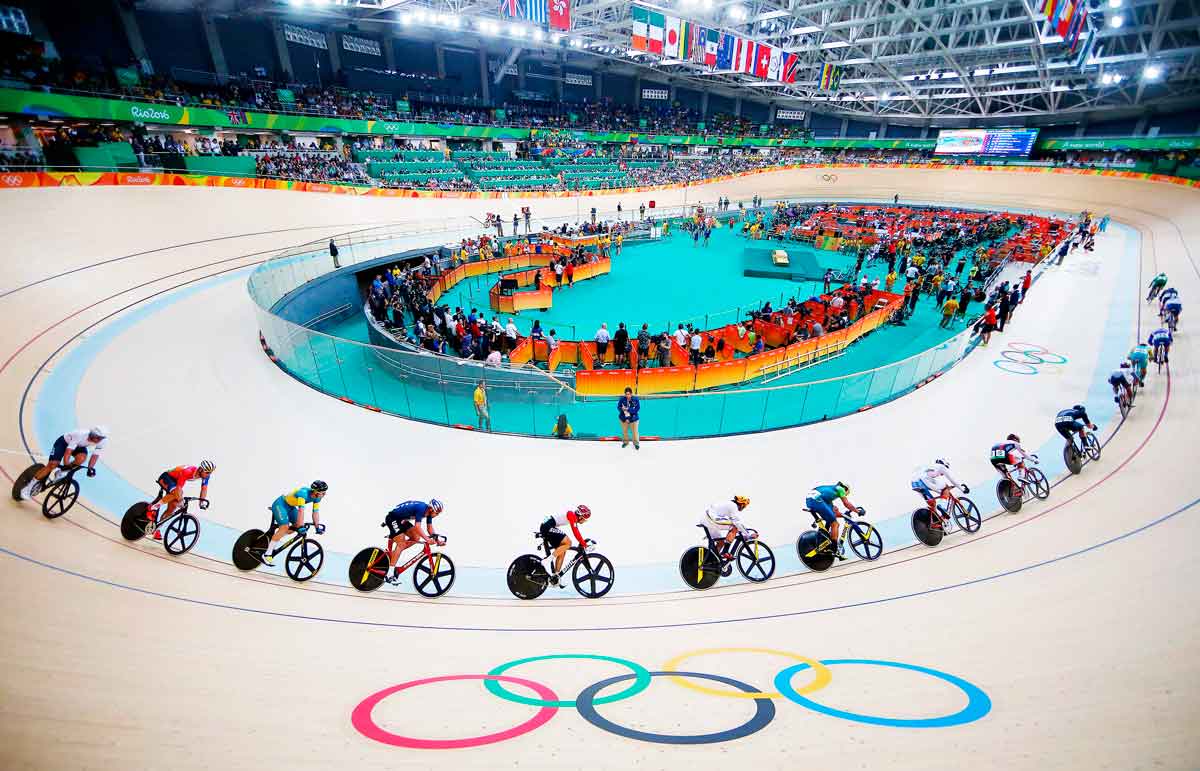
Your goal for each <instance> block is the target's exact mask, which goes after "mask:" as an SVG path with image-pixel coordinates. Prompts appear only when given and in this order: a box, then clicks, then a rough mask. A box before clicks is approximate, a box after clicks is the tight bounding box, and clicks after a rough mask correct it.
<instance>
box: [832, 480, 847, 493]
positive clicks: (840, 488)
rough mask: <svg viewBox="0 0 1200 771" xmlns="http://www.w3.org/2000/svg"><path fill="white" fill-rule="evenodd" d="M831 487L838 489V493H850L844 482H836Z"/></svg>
mask: <svg viewBox="0 0 1200 771" xmlns="http://www.w3.org/2000/svg"><path fill="white" fill-rule="evenodd" d="M833 487H834V489H835V490H837V491H838V495H849V494H850V486H849V485H847V484H846V483H845V482H838V483H837V484H835V485H834V486H833Z"/></svg>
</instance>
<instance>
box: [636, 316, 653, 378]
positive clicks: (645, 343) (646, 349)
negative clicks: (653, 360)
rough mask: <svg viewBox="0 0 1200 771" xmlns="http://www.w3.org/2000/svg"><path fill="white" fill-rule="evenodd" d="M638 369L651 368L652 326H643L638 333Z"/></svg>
mask: <svg viewBox="0 0 1200 771" xmlns="http://www.w3.org/2000/svg"><path fill="white" fill-rule="evenodd" d="M637 343H638V368H639V369H640V368H641V367H646V366H649V363H650V362H649V359H650V325H649V324H642V328H641V329H640V330H639V331H638V336H637Z"/></svg>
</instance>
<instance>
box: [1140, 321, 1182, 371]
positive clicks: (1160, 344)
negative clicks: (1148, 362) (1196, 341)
mask: <svg viewBox="0 0 1200 771" xmlns="http://www.w3.org/2000/svg"><path fill="white" fill-rule="evenodd" d="M1174 341H1175V337H1174V336H1173V335H1172V334H1171V330H1169V329H1167V328H1166V327H1159V328H1158V329H1156V330H1154V331H1153V332H1151V333H1150V337H1149V338H1147V339H1146V342H1147V343H1149V344H1150V347H1151V348H1152V349H1153V350H1154V360H1155V361H1158V360H1159V359H1160V358H1161V360H1162V362H1163V363H1164V364H1169V363H1170V362H1171V343H1172V342H1174ZM1160 349H1161V351H1162V354H1161V357H1160V355H1159V350H1160Z"/></svg>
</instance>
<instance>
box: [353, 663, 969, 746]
mask: <svg viewBox="0 0 1200 771" xmlns="http://www.w3.org/2000/svg"><path fill="white" fill-rule="evenodd" d="M718 653H763V654H767V655H772V656H780V657H782V658H785V659H790V660H792V661H793V662H796V663H793V664H791V665H789V666H788V667H786V668H784V669H782V670H780V671H779V672H778V673H777V674H776V675H775V678H774V680H773V687H774V688H775V690H774V691H760V690H758V689H757V688H755V687H754V686H752V685H750V684H748V683H744V682H742V681H740V680H735V679H734V678H732V677H725V676H723V675H713V674H705V673H703V672H689V671H684V670H681V669H679V665H680V664H682V663H683V662H684V661H686V660H688V659H690V658H693V657H696V656H704V655H710V654H718ZM556 659H585V660H593V661H607V662H611V663H613V664H617V665H619V666H622V667H625V668H626V669H628V670H629V674H623V675H617V676H615V677H609V678H607V679H604V680H600V681H598V682H595V683H592V684H591V685H589V686H587V687H586V688H584V689H583V690H582V691H580V692H579V695H578V696H577V697H576V698H575V699H560V698H559V697H558V695H557V694H556V693H555V692H554V691H553V690H552V689H551V688H550V687H549V686H547V685H544V684H542V683H538V682H535V681H533V680H527V679H525V678H522V677H514V676H512V675H509V674H505V673H507V672H508V671H509V670H511V669H514V668H516V667H519V666H521V665H523V664H531V663H533V662H536V661H548V660H556ZM849 665H860V666H873V667H887V668H890V669H901V670H906V671H912V672H919V673H921V674H925V675H929V676H930V677H933V678H935V679H938V680H942V681H944V682H946V683H949V684H950V685H953V686H954V687H956V688H958V689H959V690H960V691H962V692H963V694H964V695H965V696H966V697H967V705H966V706H965V707H963V708H962V709H960V710H959V711H958V712H954V713H951V714H948V715H942V716H940V717H932V718H928V717H921V718H893V717H882V716H877V715H868V714H862V713H857V712H848V711H845V710H841V709H835V708H833V707H828V706H826V705H824V704H821V703H819V702H817V701H815V700H814V699H812V698H809V695H810V694H813V693H816V692H817V691H820V690H822V689H824V688H825V687H826V686H828V685H829V684H830V683H831V682H832V681H833V673H832V672H830V669H829V668H830V667H833V666H849ZM808 670H811V671H812V679H811V680H810V681H809V682H806V683H804V684H803V685H799V686H797V685H794V684H793V682H792V681H793V680H794V679H795V678H796V676H797V675H799V674H801V673H803V672H806V671H808ZM656 677H665V678H667V679H669V680H670V681H672V682H673V683H676V684H677V685H680V686H682V687H684V688H688V689H691V690H694V691H699V692H700V693H704V694H707V695H710V696H718V697H721V698H734V699H753V700H754V705H755V710H754V714H753V715H752V716H751V717H750V719H749V720H747V721H745V722H744V723H742V724H741V725H738V726H735V727H733V728H729V729H726V730H723V731H716V732H714V733H707V734H691V735H678V734H660V733H651V732H648V731H641V730H638V729H634V728H630V727H628V726H623V725H620V724H618V723H616V722H614V721H612V720H609V719H608V718H606V717H604V716H603V715H601V714H600V712H599V711H598V710H597V707H599V706H601V705H603V704H611V703H613V702H616V701H624V700H625V699H629V698H633V697H634V696H637V695H638V694H639V693H641V692H642V691H644V690H646V689H647V688H649V687H650V682H651V680H653V679H654V678H656ZM460 680H478V681H481V682H483V684H484V687H485V688H486V690H488V691H489V692H490V693H492V694H493V695H494V696H497V697H499V698H501V699H504V700H505V701H511V702H514V703H516V704H522V705H525V706H530V707H537V708H538V711H537V712H536V713H534V715H533V717H531V718H529V719H528V720H526V721H525V722H523V723H519V724H517V725H515V726H513V727H512V728H508V729H505V730H503V731H497V732H495V733H490V734H483V735H480V736H472V737H467V738H463V739H422V738H418V737H413V736H405V735H401V734H397V733H393V732H391V731H388V730H387V729H385V728H383V727H381V726H380V725H379V724H378V723H377V722H375V719H374V717H372V713H373V712H374V710H375V708H376V707H377V706H379V704H380V703H381V702H382V701H383V700H384V699H387V698H388V697H389V696H392V695H394V694H397V693H400V692H401V691H407V690H411V689H413V688H419V687H420V686H423V685H430V684H433V683H443V682H451V681H460ZM697 680H700V681H708V682H711V683H720V684H723V685H727V686H730V687H731V688H734V689H736V690H733V691H730V690H725V689H720V688H713V687H711V686H709V685H703V684H699V683H697V682H695V681H697ZM629 681H632V682H629ZM622 683H629V684H628V685H626V686H625V687H624V688H622V689H621V690H619V691H616V692H615V693H610V694H607V695H604V696H601V695H600V694H601V692H603V691H606V690H607V689H609V688H612V687H613V686H617V685H621V684H622ZM505 685H509V686H518V687H520V688H523V689H525V690H527V691H531V692H532V693H533V694H534V695H533V696H529V695H525V694H522V693H515V692H513V691H512V690H511V689H509V688H506V687H504V686H505ZM779 698H782V699H786V700H787V701H790V702H792V703H794V704H798V705H800V706H802V707H806V708H808V709H809V710H811V711H813V712H817V713H820V714H823V715H828V716H830V717H836V718H841V719H843V720H850V721H853V722H856V723H865V724H868V725H880V726H890V727H893V728H949V727H951V726H957V725H963V724H965V723H971V722H974V721H976V720H979V719H980V718H982V717H984V716H985V715H987V714H988V713H989V712H990V711H991V709H992V700H991V698H989V697H988V695H987V694H986V693H984V692H983V690H982V689H981V688H979V687H978V686H976V685H974V684H972V683H969V682H967V681H966V680H963V679H962V678H959V677H956V676H954V675H951V674H947V673H945V672H939V671H938V670H936V669H929V668H928V667H922V666H918V665H916V664H904V663H901V662H899V661H881V660H875V659H823V660H820V661H818V660H815V659H810V658H808V657H806V656H800V655H798V654H796V653H791V652H789V651H779V650H773V649H771V648H704V649H701V650H694V651H688V652H687V653H683V654H680V655H678V656H676V657H675V658H673V659H671V660H670V661H668V662H667V663H665V664H663V666H662V669H661V670H658V671H651V670H648V669H646V668H645V667H643V666H642V665H641V664H638V663H637V662H635V661H630V660H628V659H622V658H617V657H615V656H601V655H597V654H591V653H554V654H549V655H545V656H530V657H528V658H523V659H517V660H515V661H509V662H507V663H504V664H501V665H499V666H498V667H495V668H494V669H492V671H490V672H488V673H487V674H486V675H477V674H465V675H442V676H440V677H427V678H423V679H421V680H411V681H409V682H407V683H401V684H399V685H393V686H392V687H390V688H385V689H383V690H382V691H378V692H376V693H373V694H371V695H370V696H368V697H367V698H365V699H363V700H362V701H361V702H359V704H358V706H356V707H355V708H354V711H353V712H352V713H351V716H350V722H351V724H352V725H353V726H354V728H355V730H356V731H358V732H359V733H360V734H362V735H363V736H365V737H367V738H368V739H372V740H374V741H377V742H380V743H382V744H387V745H390V746H393V747H404V748H406V749H422V750H453V749H466V748H469V747H483V746H486V745H489V744H496V743H498V742H502V741H506V740H508V739H515V738H516V737H518V736H523V735H525V734H527V733H529V732H530V731H533V730H534V729H537V728H540V727H541V726H543V725H545V724H546V723H548V722H550V719H551V718H553V717H554V715H555V714H556V713H557V712H558V710H559V709H561V708H565V707H574V708H575V709H576V710H578V711H579V715H580V716H581V717H582V718H583V719H584V720H586V721H587V722H589V723H591V724H592V725H594V726H596V727H597V728H600V729H603V730H604V731H607V732H608V733H610V734H615V735H617V736H621V737H624V738H627V739H635V740H637V741H643V742H649V743H651V744H716V743H719V742H728V741H734V740H736V739H743V738H745V737H747V736H750V735H751V734H754V733H757V732H758V731H761V730H762V729H763V728H766V727H767V726H768V725H770V723H771V721H772V720H774V719H775V702H774V701H773V700H774V699H779Z"/></svg>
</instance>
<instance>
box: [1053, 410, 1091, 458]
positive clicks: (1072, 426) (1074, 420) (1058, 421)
mask: <svg viewBox="0 0 1200 771" xmlns="http://www.w3.org/2000/svg"><path fill="white" fill-rule="evenodd" d="M1088 429H1091V430H1092V431H1095V430H1096V424H1095V423H1093V422H1092V419H1091V418H1089V417H1088V414H1087V408H1086V407H1084V406H1083V405H1082V404H1076V405H1075V406H1074V407H1069V408H1067V409H1065V410H1059V412H1058V415H1057V416H1055V418H1054V430H1055V431H1057V432H1058V433H1059V434H1060V435H1061V436H1062V437H1063V438H1064V439H1066V440H1067V441H1068V442H1070V441H1071V437H1072V435H1073V434H1079V445H1080V446H1081V447H1083V446H1086V445H1085V442H1086V434H1085V432H1086V431H1087V430H1088Z"/></svg>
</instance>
